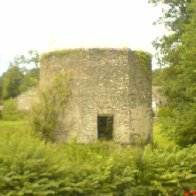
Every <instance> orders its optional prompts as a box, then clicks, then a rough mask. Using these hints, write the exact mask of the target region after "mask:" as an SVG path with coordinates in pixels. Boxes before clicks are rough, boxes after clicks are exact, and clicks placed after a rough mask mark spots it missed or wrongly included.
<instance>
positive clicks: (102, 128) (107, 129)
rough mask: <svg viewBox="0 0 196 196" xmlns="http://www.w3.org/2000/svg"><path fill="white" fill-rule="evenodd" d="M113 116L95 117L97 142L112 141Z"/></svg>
mask: <svg viewBox="0 0 196 196" xmlns="http://www.w3.org/2000/svg"><path fill="white" fill-rule="evenodd" d="M113 122H114V117H113V116H98V117H97V130H98V139H99V140H112V139H113Z"/></svg>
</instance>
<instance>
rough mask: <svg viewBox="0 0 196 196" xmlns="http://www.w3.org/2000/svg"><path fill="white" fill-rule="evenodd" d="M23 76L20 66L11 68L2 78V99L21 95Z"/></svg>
mask: <svg viewBox="0 0 196 196" xmlns="http://www.w3.org/2000/svg"><path fill="white" fill-rule="evenodd" d="M22 78H23V74H22V72H21V70H20V68H19V67H18V66H10V68H9V69H8V71H7V72H6V73H5V74H4V75H3V76H2V99H4V100H5V99H8V98H13V97H16V96H17V95H18V94H19V93H20V90H19V88H20V84H21V81H22Z"/></svg>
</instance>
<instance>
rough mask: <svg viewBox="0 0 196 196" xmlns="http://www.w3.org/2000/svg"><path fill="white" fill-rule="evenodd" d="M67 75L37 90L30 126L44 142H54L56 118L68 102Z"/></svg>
mask: <svg viewBox="0 0 196 196" xmlns="http://www.w3.org/2000/svg"><path fill="white" fill-rule="evenodd" d="M69 95H70V89H69V88H68V81H67V75H66V74H65V73H61V74H58V75H57V76H56V77H55V78H53V79H51V82H49V83H48V84H47V85H45V86H42V88H40V90H39V103H37V104H36V106H34V107H33V113H32V119H31V121H32V125H33V127H34V130H35V131H36V132H38V133H40V134H41V136H42V137H43V138H44V139H45V140H47V141H48V140H50V141H54V139H55V132H56V129H57V126H58V118H59V116H60V115H61V114H62V112H63V109H64V107H65V105H66V103H67V101H68V97H69Z"/></svg>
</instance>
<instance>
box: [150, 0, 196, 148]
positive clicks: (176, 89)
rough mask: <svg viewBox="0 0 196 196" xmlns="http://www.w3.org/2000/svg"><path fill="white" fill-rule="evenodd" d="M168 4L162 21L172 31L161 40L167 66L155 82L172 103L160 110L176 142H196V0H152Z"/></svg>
mask: <svg viewBox="0 0 196 196" xmlns="http://www.w3.org/2000/svg"><path fill="white" fill-rule="evenodd" d="M151 2H152V3H155V4H159V3H163V4H164V5H165V9H164V13H163V17H162V18H161V19H160V20H159V21H158V22H159V23H162V24H164V25H165V26H166V28H167V29H168V30H170V32H171V34H169V35H165V36H163V37H162V38H159V39H157V40H156V41H155V42H154V45H155V47H156V49H157V56H158V60H159V63H160V64H161V65H162V66H164V65H167V66H168V67H167V68H164V69H162V70H159V71H156V72H154V73H153V74H154V82H153V83H154V84H155V85H157V84H158V83H159V84H160V85H162V86H163V90H164V92H165V95H166V96H167V100H168V105H167V106H166V107H164V108H163V109H162V110H160V111H161V113H160V116H161V117H162V122H163V123H162V124H163V130H164V131H165V133H166V134H167V135H168V136H169V137H170V138H171V139H175V141H176V143H177V144H179V145H181V146H188V145H189V144H195V143H196V121H195V119H196V103H195V101H196V100H195V95H196V83H195V82H196V77H195V66H196V58H195V56H196V0H176V1H173V0H167V1H165V0H151Z"/></svg>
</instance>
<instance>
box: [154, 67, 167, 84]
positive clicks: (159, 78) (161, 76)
mask: <svg viewBox="0 0 196 196" xmlns="http://www.w3.org/2000/svg"><path fill="white" fill-rule="evenodd" d="M167 69H168V68H160V69H155V70H153V72H152V86H163V85H164V82H165V77H166V76H165V75H166V74H167Z"/></svg>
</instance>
